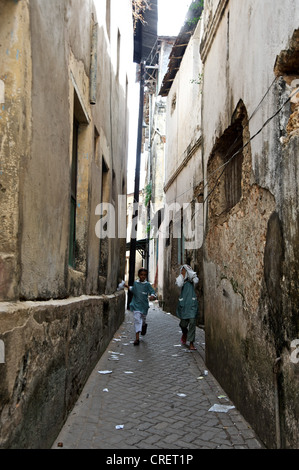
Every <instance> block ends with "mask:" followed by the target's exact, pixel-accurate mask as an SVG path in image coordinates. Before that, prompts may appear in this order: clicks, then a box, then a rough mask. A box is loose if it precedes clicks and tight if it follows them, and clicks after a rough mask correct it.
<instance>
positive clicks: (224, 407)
mask: <svg viewBox="0 0 299 470" xmlns="http://www.w3.org/2000/svg"><path fill="white" fill-rule="evenodd" d="M233 408H235V407H234V406H230V405H218V404H217V403H216V404H215V405H213V406H212V407H211V408H210V409H209V411H216V412H217V413H227V412H228V411H229V410H232V409H233Z"/></svg>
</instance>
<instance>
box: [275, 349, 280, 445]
mask: <svg viewBox="0 0 299 470" xmlns="http://www.w3.org/2000/svg"><path fill="white" fill-rule="evenodd" d="M280 363H281V357H277V358H276V359H275V361H274V365H273V381H274V407H275V428H276V447H277V449H281V432H280V413H279V395H278V373H279V371H280Z"/></svg>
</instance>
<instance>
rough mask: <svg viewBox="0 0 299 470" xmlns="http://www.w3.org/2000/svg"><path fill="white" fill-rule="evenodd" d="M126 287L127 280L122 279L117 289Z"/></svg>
mask: <svg viewBox="0 0 299 470" xmlns="http://www.w3.org/2000/svg"><path fill="white" fill-rule="evenodd" d="M124 288H125V281H121V283H120V284H118V287H117V290H123V289H124Z"/></svg>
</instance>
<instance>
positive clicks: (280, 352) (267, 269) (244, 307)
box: [160, 0, 299, 448]
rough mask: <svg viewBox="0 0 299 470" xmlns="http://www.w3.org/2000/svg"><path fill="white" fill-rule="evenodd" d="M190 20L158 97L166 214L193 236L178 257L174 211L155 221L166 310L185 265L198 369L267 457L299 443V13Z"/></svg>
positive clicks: (258, 5) (265, 7) (267, 4)
mask: <svg viewBox="0 0 299 470" xmlns="http://www.w3.org/2000/svg"><path fill="white" fill-rule="evenodd" d="M201 4H202V2H201V1H200V0H194V1H193V3H192V5H191V10H190V12H189V14H190V13H192V12H193V15H194V16H195V18H197V19H198V15H197V14H194V12H195V10H194V7H196V6H197V7H199V8H200V7H201ZM199 16H200V18H201V19H200V20H199V22H198V24H197V26H196V27H195V28H193V29H192V24H193V22H192V21H191V22H190V21H188V20H187V21H186V23H185V25H184V27H183V28H182V30H181V33H180V35H179V36H178V38H177V41H176V43H175V45H174V48H173V52H172V54H171V55H170V62H169V70H168V72H167V73H166V75H165V78H164V81H163V84H162V87H161V90H160V93H161V95H162V96H167V112H166V152H165V183H164V191H165V207H167V206H168V210H169V206H171V205H172V204H175V206H174V207H173V209H174V211H182V208H183V206H184V203H186V204H188V203H189V204H190V205H191V212H189V216H188V215H187V218H186V220H187V222H189V221H191V233H192V235H193V236H194V231H193V230H195V225H196V226H197V228H198V230H197V231H196V230H195V236H196V234H197V236H198V238H197V240H196V243H195V245H194V244H193V249H192V245H191V249H189V250H188V249H187V246H186V244H187V242H189V241H190V238H189V239H188V236H187V237H186V234H185V233H184V231H183V230H182V229H183V228H184V225H182V224H184V221H183V222H182V220H183V219H184V217H183V215H184V213H183V212H182V214H181V217H177V218H176V217H175V216H174V217H173V218H172V219H168V220H166V223H165V227H164V231H165V233H166V235H165V237H166V239H165V240H164V289H163V300H164V305H165V309H166V310H167V311H170V312H172V313H173V314H175V311H176V303H177V299H178V294H179V292H178V290H177V288H176V287H175V285H174V282H175V278H176V276H177V275H178V267H179V266H180V265H181V264H183V263H188V264H190V265H191V266H192V268H193V269H194V270H195V271H197V272H198V274H199V278H200V283H199V288H198V289H197V296H198V300H199V305H200V319H199V323H200V324H201V323H204V327H205V334H206V340H205V342H206V343H205V344H206V362H207V366H208V367H209V369H210V370H211V372H212V373H213V374H214V376H215V377H216V378H217V380H218V381H219V383H220V384H221V385H222V387H223V388H224V390H225V391H226V392H227V394H228V395H229V396H230V398H231V399H232V401H233V402H234V404H235V405H236V407H237V408H238V409H239V410H240V411H241V413H242V414H243V415H244V417H245V418H246V420H247V421H248V422H249V423H250V424H251V425H252V427H253V428H254V429H255V431H256V432H257V434H258V435H259V437H260V438H261V440H262V441H263V442H264V443H265V445H266V446H267V447H268V448H298V444H299V442H298V421H299V408H298V403H299V399H298V398H299V375H298V374H299V369H298V367H299V365H298V362H299V361H298V344H299V323H298V318H299V311H298V305H299V302H298V292H299V289H298V278H299V276H298V274H299V273H298V270H299V257H298V256H299V251H298V230H299V218H298V209H299V206H298V202H299V201H298V194H299V187H298V178H297V176H296V175H297V173H298V135H299V128H298V105H299V98H298V96H299V93H298V90H297V89H298V86H299V76H298V73H299V42H298V37H299V35H298V24H299V6H298V2H296V1H294V0H287V1H285V2H280V1H279V0H274V1H270V0H269V1H268V0H263V2H260V1H258V0H249V1H246V2H240V1H239V0H205V2H204V10H203V12H202V14H200V15H199ZM187 26H189V30H188V28H187ZM188 32H190V33H191V35H190V38H189V40H188V38H187V33H188ZM183 45H184V47H185V49H183ZM180 47H181V49H180ZM179 52H181V53H179ZM296 90H297V91H296ZM195 204H197V206H196V207H197V209H195ZM187 225H188V224H187ZM189 228H190V224H189ZM182 233H183V236H181V234H182ZM188 233H189V232H188V231H187V234H188ZM193 241H194V239H193ZM189 247H190V245H189Z"/></svg>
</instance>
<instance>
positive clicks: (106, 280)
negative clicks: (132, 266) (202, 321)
mask: <svg viewBox="0 0 299 470" xmlns="http://www.w3.org/2000/svg"><path fill="white" fill-rule="evenodd" d="M98 3H99V2H98ZM98 6H99V8H98V9H97V8H96V7H95V5H94V4H93V2H92V1H88V2H86V1H84V0H78V1H76V2H73V1H71V0H65V1H63V2H62V1H60V0H53V1H51V2H45V1H44V0H32V1H30V2H29V1H27V0H22V1H18V2H17V1H12V0H9V1H4V0H0V53H1V58H2V60H1V61H0V101H1V103H0V220H1V231H0V340H1V346H2V345H3V346H4V351H3V352H4V355H5V362H4V363H0V376H1V381H0V448H49V447H50V446H51V444H52V442H53V440H54V439H55V438H56V436H57V434H58V432H59V430H60V428H61V426H62V425H63V422H64V420H65V419H66V417H67V414H68V413H69V412H70V410H71V409H72V406H73V405H74V403H75V401H76V399H77V397H78V395H79V393H80V392H81V390H82V388H83V386H84V383H85V382H86V380H87V378H88V376H89V373H90V372H91V370H92V368H93V367H94V366H95V364H96V362H97V361H98V359H99V357H100V356H101V354H102V353H103V351H104V350H105V348H106V347H107V345H108V343H109V341H110V340H111V338H112V336H113V334H114V333H115V331H116V330H117V328H118V327H119V326H120V324H121V322H122V321H123V318H124V310H125V295H124V292H116V288H117V286H118V283H119V282H120V280H121V279H123V278H124V272H125V243H126V240H125V237H124V239H123V240H120V239H118V232H117V231H116V238H115V239H112V240H108V243H106V244H105V247H104V249H103V250H102V251H101V256H102V259H100V246H102V245H101V244H102V242H103V241H102V240H101V241H100V240H99V238H98V236H97V234H96V232H95V227H96V223H97V222H98V220H99V216H97V215H96V211H95V209H96V206H97V205H98V204H100V203H101V202H102V193H103V192H104V193H105V202H111V203H112V204H113V205H114V206H115V213H116V218H117V216H118V207H117V203H118V195H119V194H120V195H123V194H126V172H127V170H126V164H127V150H128V110H127V104H128V96H127V95H128V89H129V82H130V80H131V79H132V75H131V68H130V67H131V64H132V66H133V62H132V61H133V59H132V58H133V24H132V10H131V2H130V1H129V0H126V1H123V0H114V1H112V2H111V13H110V18H111V25H110V37H109V36H108V33H107V27H106V26H107V25H106V5H105V2H101V3H100V4H99V5H98ZM120 12H121V15H120ZM95 24H97V35H98V42H97V49H96V51H97V57H98V60H97V70H96V72H97V87H96V103H95V104H91V103H90V94H89V93H90V77H91V74H90V60H91V38H92V34H91V32H92V30H93V28H94V25H95ZM118 32H120V36H121V41H120V51H119V54H118V51H117V37H118ZM117 57H119V59H120V60H119V62H117ZM74 116H75V117H76V119H78V121H79V138H78V152H77V155H78V186H77V214H76V256H75V258H76V259H75V266H74V267H70V266H69V264H68V260H69V224H70V190H71V163H72V145H73V119H74ZM103 159H104V160H105V162H106V165H107V168H108V173H107V175H108V176H107V181H106V187H105V188H103V187H102V182H103V178H102V172H103V166H102V161H103ZM116 228H117V225H116ZM100 263H103V264H105V266H106V268H107V269H106V270H105V272H104V273H102V277H100V276H99V265H100ZM53 299H54V300H53Z"/></svg>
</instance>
